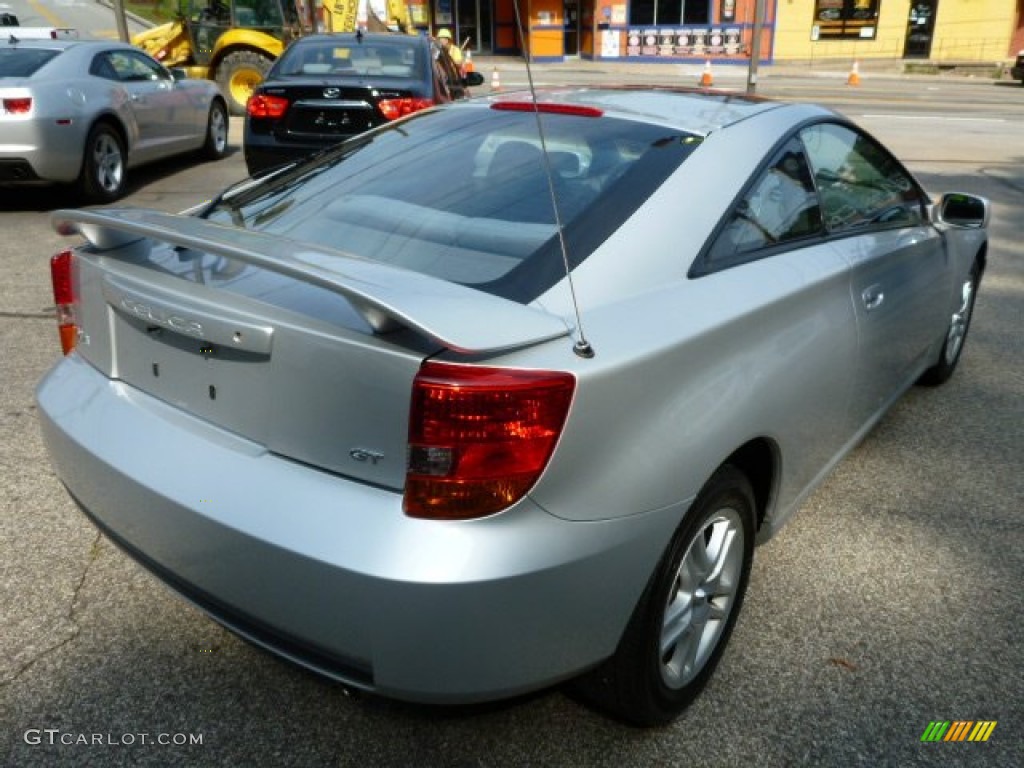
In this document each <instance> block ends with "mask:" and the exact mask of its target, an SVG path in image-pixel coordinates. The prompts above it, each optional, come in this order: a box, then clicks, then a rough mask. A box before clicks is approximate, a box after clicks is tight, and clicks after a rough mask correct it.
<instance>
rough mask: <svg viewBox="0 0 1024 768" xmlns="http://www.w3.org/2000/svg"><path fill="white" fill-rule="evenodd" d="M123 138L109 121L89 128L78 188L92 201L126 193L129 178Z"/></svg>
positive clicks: (84, 196) (106, 201)
mask: <svg viewBox="0 0 1024 768" xmlns="http://www.w3.org/2000/svg"><path fill="white" fill-rule="evenodd" d="M126 165H127V164H126V160H125V149H124V141H123V140H122V139H121V135H120V134H119V133H118V132H117V130H115V129H114V127H113V126H112V125H110V124H109V123H97V124H96V125H94V126H93V127H92V130H90V131H89V136H88V137H87V138H86V140H85V151H84V153H83V156H82V172H81V174H80V175H79V177H78V188H79V192H80V193H81V195H82V197H83V198H85V200H87V201H88V202H90V203H111V202H113V201H114V200H117V199H118V198H119V197H121V196H122V195H123V194H124V191H125V183H126V180H127V173H126V170H127V168H126Z"/></svg>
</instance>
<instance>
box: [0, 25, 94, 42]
mask: <svg viewBox="0 0 1024 768" xmlns="http://www.w3.org/2000/svg"><path fill="white" fill-rule="evenodd" d="M5 33H6V34H7V36H8V38H9V39H12V41H14V42H16V41H18V40H77V39H78V30H77V29H74V28H73V27H19V26H10V27H8V28H7V29H6V30H5Z"/></svg>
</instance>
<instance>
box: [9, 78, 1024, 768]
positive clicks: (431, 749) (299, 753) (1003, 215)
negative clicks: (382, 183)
mask: <svg viewBox="0 0 1024 768" xmlns="http://www.w3.org/2000/svg"><path fill="white" fill-rule="evenodd" d="M494 66H497V67H498V68H499V69H500V68H501V64H500V63H498V64H496V65H494ZM543 66H562V67H566V66H579V67H581V68H582V67H583V65H582V64H580V65H577V64H575V63H567V64H563V65H543ZM543 66H542V67H539V68H538V69H537V70H536V72H540V73H541V74H542V75H543V74H544V73H545V71H547V70H545V69H544V68H543ZM594 66H597V64H596V63H595V64H594ZM637 66H644V65H637ZM647 66H649V65H647ZM485 67H486V64H484V66H481V64H479V63H478V68H479V69H480V70H481V71H482V72H484V73H485V74H486V75H489V74H490V73H489V72H487V71H486V69H485ZM698 69H699V67H696V66H695V67H694V69H693V70H692V71H691V70H686V72H687V76H691V75H695V73H696V72H697V71H698ZM524 71H525V70H524V69H522V68H521V67H515V68H512V67H511V66H510V68H509V69H507V70H501V72H500V74H501V75H504V76H505V77H506V78H507V81H508V83H509V86H503V87H510V86H511V84H513V83H515V82H516V81H517V79H518V78H520V77H521V76H522V73H523V72H524ZM590 71H594V70H590ZM563 72H564V70H563ZM662 74H663V75H665V76H672V75H673V72H667V73H666V71H665V70H662ZM675 74H678V73H675ZM734 74H735V73H722V74H721V75H720V74H719V72H718V70H717V68H716V71H715V77H716V79H717V78H719V77H721V78H723V81H724V80H725V79H726V78H730V77H733V76H734ZM882 74H883V73H878V76H881V75H882ZM544 76H545V77H549V75H544ZM603 76H605V77H608V74H607V73H604V75H603ZM828 76H829V77H835V78H839V77H841V76H842V71H841V70H836V71H833V72H831V73H830V74H829V75H828ZM580 77H583V76H582V75H581V76H580ZM652 77H653V75H652ZM552 79H553V78H552ZM865 80H867V81H868V82H867V83H866V84H865V87H868V85H869V84H870V82H871V80H870V78H868V77H865ZM915 82H916V81H915ZM957 82H958V83H959V81H957ZM915 88H916V85H915ZM918 90H919V89H918ZM957 90H958V91H959V90H962V89H959V88H958V89H957ZM916 92H917V91H914V93H916ZM996 95H997V96H998V97H999V98H998V101H1001V102H1006V103H1012V102H1013V100H1014V99H1021V100H1024V98H1022V97H1024V89H1018V88H1017V87H1015V86H1006V87H1005V88H1000V89H997V92H996ZM889 98H890V99H891V100H892V101H894V102H895V101H900V100H903V101H905V100H907V99H910V98H912V94H911V91H909V90H905V91H900V90H895V91H893V93H892V95H891V96H890V97H889ZM986 109H987V108H986ZM992 109H995V107H993V108H992ZM871 110H872V112H877V109H876V108H874V107H872V108H871ZM862 111H864V110H862ZM933 111H934V107H933ZM979 111H980V110H979V108H977V107H975V108H974V113H978V112H979ZM951 112H952V114H951V119H955V118H956V117H957V115H956V114H955V111H951ZM868 119H870V120H873V121H875V124H874V125H872V130H877V132H878V133H879V135H885V134H886V133H891V134H892V136H893V137H894V138H896V139H897V140H898V141H900V142H901V143H905V145H906V146H907V147H908V148H909V151H908V153H907V156H908V157H909V160H910V161H912V163H913V164H912V170H914V171H915V173H917V175H918V176H919V178H921V180H922V181H923V183H925V185H926V187H927V188H928V189H929V190H930V191H934V192H938V191H941V190H946V189H962V190H966V191H974V192H977V193H979V194H983V195H986V196H988V197H989V198H990V199H991V200H992V202H993V220H992V225H991V229H990V231H991V237H992V242H991V248H990V252H989V269H988V272H987V274H986V276H985V280H984V282H983V284H982V287H981V291H980V294H979V299H978V303H977V308H976V312H975V318H974V325H973V328H972V330H971V334H970V337H969V339H968V342H967V347H966V350H965V353H964V357H963V360H962V364H961V368H960V369H959V370H958V371H957V373H956V374H955V376H954V377H953V379H952V380H951V381H950V382H948V384H947V385H945V386H943V387H940V388H938V389H915V390H913V391H911V392H910V393H908V395H907V396H906V397H904V398H903V399H902V400H900V401H899V403H898V404H897V405H896V406H895V408H894V409H893V410H892V411H891V412H890V413H889V414H888V415H887V416H886V417H885V418H884V419H883V420H882V422H881V423H880V424H879V425H878V426H877V427H876V429H875V430H873V431H872V433H871V434H870V435H869V436H868V437H867V439H866V440H865V441H864V442H863V443H862V444H861V445H860V446H859V447H858V448H857V449H856V450H854V452H853V453H852V454H851V455H850V456H849V457H847V458H846V459H845V460H844V461H843V462H842V463H841V464H840V465H839V466H838V467H837V468H836V470H835V471H834V472H833V473H832V475H831V476H830V477H829V478H828V479H827V481H826V482H825V483H824V485H823V486H822V487H821V488H820V489H819V490H818V491H817V492H815V493H814V494H813V495H812V496H811V497H810V498H809V499H808V500H807V502H806V503H805V504H804V506H803V508H802V509H801V510H800V511H799V512H798V513H797V514H796V515H795V516H794V518H793V519H792V520H791V521H790V522H789V523H788V525H787V526H786V528H785V529H784V530H783V531H782V532H781V533H780V534H779V536H778V537H776V538H775V539H774V540H773V541H772V542H770V543H769V544H767V545H766V546H764V547H761V548H760V549H759V550H758V551H757V552H756V554H755V561H754V570H753V574H752V579H751V585H750V590H749V593H748V595H747V600H746V603H745V605H744V610H743V613H742V615H741V616H740V618H739V622H738V624H737V628H736V632H735V634H734V636H733V639H732V642H731V644H730V646H729V648H728V650H727V652H726V654H725V656H724V658H723V662H722V664H721V665H720V667H719V668H718V670H717V672H716V674H715V676H714V678H713V679H712V681H711V683H710V685H709V686H708V688H707V689H706V691H705V692H704V694H703V695H702V696H701V697H700V698H699V699H698V701H697V702H696V703H695V704H694V705H693V706H692V707H691V708H690V710H688V711H687V713H686V714H685V715H684V716H683V717H682V718H681V719H680V720H679V721H678V722H677V723H675V724H674V725H672V726H670V727H667V728H662V729H654V730H647V731H644V730H637V729H633V728H630V727H627V726H624V725H621V724H619V723H617V722H613V721H610V720H608V719H607V718H605V717H603V716H601V715H600V714H597V713H595V712H593V711H591V710H589V709H587V708H585V707H583V706H581V705H580V704H579V703H577V702H576V701H575V700H574V699H573V698H572V697H571V696H570V695H568V694H567V692H566V691H565V690H563V689H558V688H556V689H552V690H549V691H542V692H540V693H537V694H535V695H532V696H528V697H525V698H521V699H517V700H514V701H511V702H503V703H500V704H497V705H494V706H486V707H471V708H456V709H444V708H430V707H415V706H406V705H401V704H397V703H394V702H390V701H385V700H381V699H377V698H375V697H370V696H352V695H350V694H349V693H348V692H346V691H345V690H344V689H343V688H342V687H341V686H339V685H336V684H334V683H332V682H329V681H326V680H323V679H321V678H318V677H315V676H314V675H312V674H310V673H308V672H305V671H303V670H301V669H297V668H295V667H293V666H291V665H289V664H286V663H283V662H281V661H280V660H278V659H276V658H273V657H271V656H269V655H268V654H266V653H264V652H262V651H259V650H257V649H254V648H253V647H251V646H249V645H247V644H246V643H244V642H242V641H240V640H238V639H237V638H236V637H234V636H233V635H231V634H230V633H228V632H226V631H225V630H223V629H221V628H220V627H219V626H218V625H216V624H215V623H213V622H212V621H210V620H209V619H207V618H206V617H205V616H204V615H203V614H201V613H200V612H199V611H197V610H196V609H194V608H192V607H191V606H189V605H188V604H186V603H184V602H182V601H181V600H179V599H178V598H176V597H175V596H174V595H172V594H171V593H169V592H168V591H167V590H166V589H164V588H163V587H162V586H161V585H160V584H158V583H157V582H156V581H155V580H154V579H153V578H152V577H150V576H149V575H148V574H147V573H146V572H145V571H143V570H142V569H141V568H140V567H138V566H137V565H135V564H134V563H133V562H132V561H131V560H130V559H128V558H127V557H125V556H124V555H123V554H122V553H121V552H120V551H119V550H117V548H116V547H114V546H113V545H112V544H111V543H110V542H109V541H108V540H107V539H105V538H104V537H103V536H102V535H100V534H99V533H98V532H97V531H96V530H95V528H93V526H92V525H91V524H90V523H89V522H88V521H87V520H86V519H85V518H84V517H83V516H82V514H81V513H80V512H79V511H78V510H77V509H76V508H75V506H74V504H73V503H72V502H71V500H70V499H69V498H68V497H67V494H66V493H65V492H64V490H63V488H62V487H61V485H60V483H59V482H58V481H57V479H56V477H55V476H54V474H53V472H52V470H51V469H50V467H49V463H48V461H47V458H46V455H45V452H44V450H43V446H42V441H41V438H40V434H39V429H38V424H37V422H36V413H35V406H34V404H33V399H32V392H33V388H34V386H35V383H36V382H37V381H38V380H39V378H40V377H41V376H42V375H43V373H44V371H45V370H46V369H47V368H48V367H49V366H50V365H52V364H53V362H54V361H55V360H56V359H57V356H58V355H59V349H58V342H57V331H56V328H55V324H54V321H53V318H52V298H51V295H50V290H49V283H48V274H47V269H46V259H47V257H48V256H49V255H50V254H52V253H53V252H55V251H56V250H57V249H58V248H59V247H61V246H62V245H63V244H64V241H63V239H62V238H60V237H59V236H58V235H56V234H55V233H54V232H53V231H52V230H51V229H50V228H49V225H48V222H47V212H48V211H49V210H50V209H51V208H52V207H55V206H57V205H60V204H62V203H63V201H62V200H61V198H60V196H59V195H53V196H49V195H28V194H24V193H19V194H12V193H5V194H0V232H2V237H0V269H2V270H3V272H2V274H3V280H2V281H0V552H2V557H0V766H12V768H13V767H16V768H35V766H47V767H49V766H126V765H133V766H159V767H160V768H163V767H164V766H204V767H205V766H298V767H301V768H306V767H307V766H320V765H325V766H326V765H332V766H358V767H359V768H363V767H364V766H426V767H427V768H433V767H434V766H437V767H438V768H447V767H448V766H452V767H454V768H471V767H474V768H483V767H487V768H490V767H492V766H495V767H497V766H510V767H518V766H545V767H547V766H551V767H553V768H562V767H563V766H564V767H567V768H576V767H577V766H579V767H580V768H589V767H590V766H594V767H595V768H597V767H602V768H603V767H604V766H608V768H623V766H680V768H682V767H683V766H721V767H722V768H734V767H736V766H811V767H813V768H817V767H818V766H823V767H826V766H827V767H829V768H831V767H833V766H834V767H835V768H846V767H847V766H865V767H866V768H889V767H890V766H891V767H892V768H904V767H905V766H936V767H938V766H943V767H945V766H984V767H985V768H988V767H990V766H993V767H995V768H1020V766H1021V765H1022V764H1024V760H1022V755H1024V643H1022V639H1021V638H1022V628H1024V589H1022V588H1021V583H1022V581H1024V473H1022V472H1021V471H1020V457H1021V455H1022V451H1024V406H1022V403H1024V337H1022V334H1021V329H1022V328H1024V228H1022V225H1021V211H1022V210H1024V149H1022V147H1021V144H1022V138H1021V134H1020V133H1019V132H1014V131H1006V129H1005V128H1003V127H1000V126H1003V125H1005V123H998V124H997V123H994V122H993V123H979V124H978V125H979V126H981V127H973V128H958V129H954V128H950V127H949V126H950V125H954V126H957V125H960V123H956V122H939V121H935V120H931V119H930V120H929V121H927V122H912V123H909V125H910V126H919V125H920V126H926V127H921V128H916V127H910V128H907V129H906V131H908V132H910V133H909V135H907V137H906V138H905V137H904V133H902V132H899V131H902V130H903V128H902V124H900V123H899V121H897V120H894V119H893V118H891V117H888V116H885V115H882V116H878V115H875V116H874V117H869V118H868ZM970 125H971V126H974V125H975V124H973V123H972V124H970ZM876 126H877V129H876ZM935 126H941V129H939V128H935ZM993 126H995V127H993ZM996 130H999V131H1005V132H1004V133H998V134H997V133H994V131H996ZM914 131H917V132H918V133H919V134H920V135H919V137H918V138H917V139H916V142H915V139H914V134H913V132H914ZM971 131H975V133H971ZM985 131H989V132H988V133H986V132H985ZM979 137H980V138H979ZM237 139H238V128H237V121H236V125H235V127H234V128H233V129H232V142H233V144H234V145H235V147H236V149H235V151H234V152H233V154H232V156H231V157H229V158H228V159H226V160H224V161H222V162H221V163H218V164H214V165H213V166H201V165H200V166H186V165H184V164H180V163H177V162H176V163H171V164H164V165H162V166H160V167H158V168H155V169H151V170H149V171H147V172H146V173H145V174H141V175H140V181H139V183H138V186H137V188H136V191H135V192H134V193H133V195H132V196H131V197H130V198H129V199H128V200H126V201H125V204H130V205H145V206H149V207H156V208H160V209H162V210H180V209H181V208H183V207H185V205H188V204H192V203H194V202H196V201H197V200H200V199H203V197H204V196H207V195H209V194H210V191H211V189H213V188H216V187H217V186H218V185H219V186H223V185H224V184H226V183H228V182H229V181H230V180H234V179H235V178H240V177H241V176H242V175H244V172H243V169H242V166H241V158H240V155H239V153H238V152H237ZM918 145H920V148H915V147H917V146H918ZM937 147H938V148H939V149H942V151H941V152H940V151H939V150H938V149H936V148H937ZM210 179H215V181H211V180H210ZM139 449H140V450H148V451H151V452H152V454H153V456H154V460H155V461H156V460H159V458H158V457H159V446H146V445H145V444H144V442H143V440H142V438H141V436H140V446H139ZM624 482H628V478H627V479H624ZM936 721H940V722H946V721H949V722H957V721H961V722H966V721H970V722H972V723H977V722H989V723H995V726H994V728H993V729H992V731H991V733H990V736H989V739H988V740H987V741H985V742H982V743H976V742H968V741H963V742H953V741H949V742H928V741H922V736H924V735H925V733H926V732H927V731H929V726H930V724H931V723H933V722H936Z"/></svg>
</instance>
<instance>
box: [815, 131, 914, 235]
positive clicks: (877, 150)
mask: <svg viewBox="0 0 1024 768" xmlns="http://www.w3.org/2000/svg"><path fill="white" fill-rule="evenodd" d="M800 138H801V139H802V140H803V143H804V147H805V149H806V152H807V159H808V162H809V163H810V165H811V170H812V171H813V173H814V181H815V184H816V185H817V187H818V192H819V194H820V195H821V205H822V208H823V209H824V214H825V224H826V226H827V227H828V229H829V231H830V232H843V231H846V230H850V229H854V228H858V227H865V226H870V225H882V226H887V225H903V226H907V225H914V224H917V223H920V222H921V221H922V220H923V219H924V204H925V200H924V197H923V195H922V193H921V191H920V190H919V189H918V187H917V185H916V184H915V183H914V181H913V179H911V178H910V177H909V176H908V175H907V174H906V172H905V171H904V170H903V169H902V167H901V166H900V164H899V163H898V162H897V161H896V160H895V159H894V158H893V157H892V155H890V154H889V153H888V152H886V151H885V150H884V149H882V148H881V147H880V146H878V144H876V143H875V142H874V141H872V140H871V139H869V138H868V137H867V136H865V135H863V134H861V133H859V132H857V131H855V130H853V129H851V128H848V127H846V126H842V125H835V124H833V123H823V124H820V125H813V126H811V127H809V128H806V129H804V130H803V131H801V133H800Z"/></svg>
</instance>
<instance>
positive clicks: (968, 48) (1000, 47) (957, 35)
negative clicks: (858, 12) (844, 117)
mask: <svg viewBox="0 0 1024 768" xmlns="http://www.w3.org/2000/svg"><path fill="white" fill-rule="evenodd" d="M910 3H911V0H881V4H880V7H879V15H878V27H877V30H876V33H875V38H874V39H873V40H870V39H852V40H850V39H845V40H812V39H811V37H812V28H813V26H814V23H815V20H814V8H815V3H814V0H778V4H777V6H776V8H777V16H776V26H775V58H776V60H800V61H815V60H831V59H843V60H853V59H889V58H892V59H900V58H903V50H904V44H905V42H906V36H907V19H908V17H909V15H910ZM1014 14H1015V0H939V2H938V13H937V14H936V20H935V28H934V33H933V37H932V47H931V56H930V57H929V58H930V59H931V60H933V61H998V60H1002V59H1005V58H1006V55H1007V54H1006V52H1007V50H1008V47H1009V44H1010V36H1011V34H1012V32H1013V29H1012V26H1013V18H1014Z"/></svg>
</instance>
